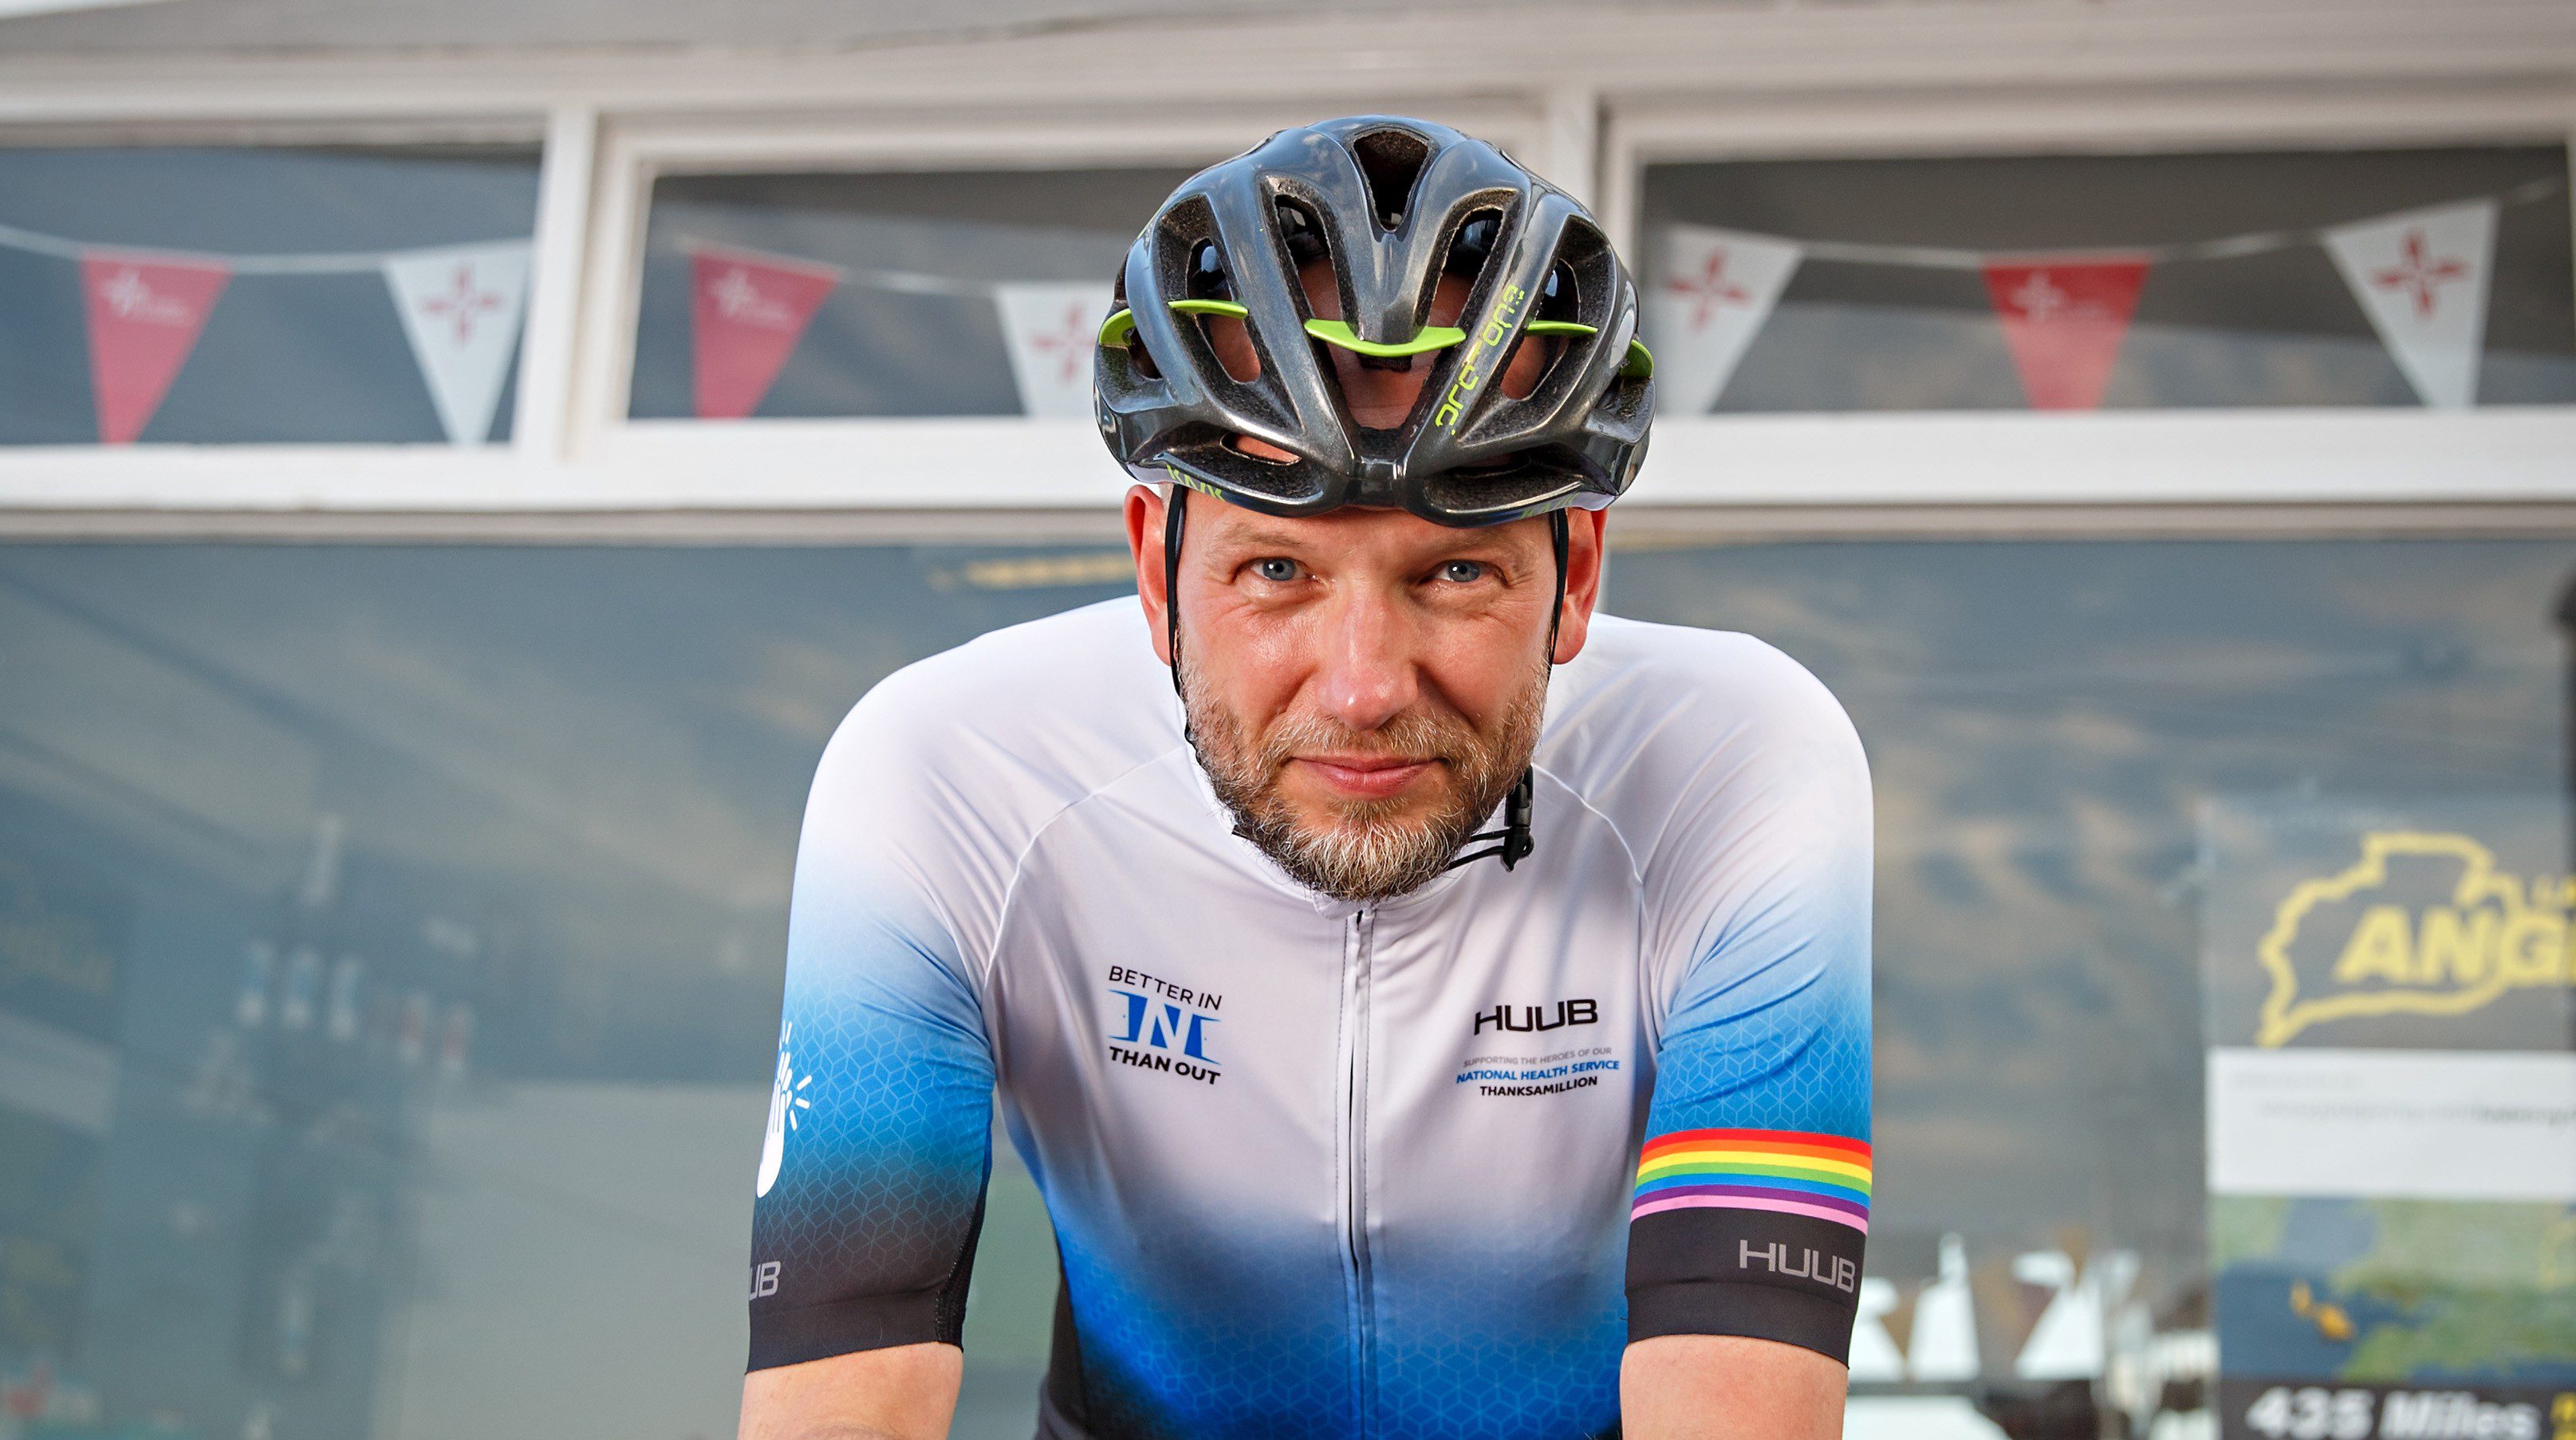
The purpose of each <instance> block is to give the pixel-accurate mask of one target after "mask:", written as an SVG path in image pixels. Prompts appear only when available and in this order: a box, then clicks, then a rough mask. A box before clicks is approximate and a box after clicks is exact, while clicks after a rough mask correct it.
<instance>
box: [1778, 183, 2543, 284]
mask: <svg viewBox="0 0 2576 1440" xmlns="http://www.w3.org/2000/svg"><path fill="white" fill-rule="evenodd" d="M2566 188H2567V182H2566V181H2565V180H2562V179H2559V178H2558V177H2556V176H2545V177H2543V178H2541V179H2538V180H2529V181H2525V182H2524V183H2522V184H2520V185H2516V186H2514V187H2513V188H2512V189H2510V190H2506V191H2502V192H2500V193H2498V194H2496V195H2493V196H2469V197H2466V198H2465V199H2463V200H2453V201H2446V202H2444V203H2445V204H2453V205H2456V204H2466V203H2473V202H2475V201H2477V200H2480V199H2492V200H2494V201H2495V202H2496V203H2497V204H2499V205H2503V206H2507V207H2511V206H2515V205H2528V204H2531V203H2533V202H2534V201H2539V200H2546V199H2548V198H2549V197H2550V196H2552V195H2555V194H2557V193H2559V192H2560V191H2562V190H2564V189H2566ZM1738 233H1741V234H1748V235H1752V234H1758V232H1755V231H1741V232H1738ZM2328 233H2329V231H2328V230H2324V229H2307V230H2252V231H2248V232H2246V233H2245V234H2242V235H2223V236H2220V237H2219V238H2217V239H2215V240H2187V241H2182V242H2180V243H2177V244H2169V245H2123V246H2088V247H2084V248H2079V249H2067V250H2058V249H2051V248H2048V247H2046V246H2032V247H2022V248H2018V249H2011V250H1960V249H1953V248H1950V247H1946V246H1939V245H1871V244H1867V243H1863V242H1857V241H1849V240H1797V239H1791V238H1789V237H1786V236H1778V235H1761V236H1760V237H1759V238H1762V239H1765V240H1771V241H1774V242H1776V243H1779V244H1783V245H1795V246H1797V247H1798V249H1799V250H1800V252H1802V253H1803V254H1805V255H1806V256H1807V258H1809V259H1811V260H1833V261H1840V262H1842V263H1845V264H1852V265H1910V266H1913V267H1915V268H1917V269H1923V270H1983V269H1985V268H1986V267H1987V266H1988V265H1990V264H1992V263H1994V262H1995V261H1996V260H1999V259H2003V258H2006V257H2008V256H2015V255H2043V254H2044V255H2046V256H2048V258H2049V259H2051V260H2055V261H2064V262H2070V263H2082V262H2085V261H2089V260H2142V261H2145V262H2146V263H2147V264H2149V265H2170V264H2173V263H2175V262H2176V261H2182V260H2234V259H2238V258H2241V257H2243V256H2247V255H2267V254H2270V253H2272V252H2274V251H2276V250H2296V249H2299V248H2301V247H2303V246H2309V245H2316V244H2320V243H2322V242H2323V240H2324V238H2325V236H2326V235H2327V234H2328Z"/></svg>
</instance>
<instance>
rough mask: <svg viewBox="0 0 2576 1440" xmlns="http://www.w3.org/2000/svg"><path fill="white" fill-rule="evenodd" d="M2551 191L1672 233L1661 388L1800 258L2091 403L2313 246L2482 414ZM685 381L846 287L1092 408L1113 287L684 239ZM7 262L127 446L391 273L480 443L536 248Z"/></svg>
mask: <svg viewBox="0 0 2576 1440" xmlns="http://www.w3.org/2000/svg"><path fill="white" fill-rule="evenodd" d="M2566 184H2567V182H2566V181H2565V179H2564V178H2562V177H2557V176H2549V177H2544V178H2541V179H2536V180H2532V181H2528V182H2526V183H2524V184H2521V185H2516V186H2514V187H2512V188H2510V189H2507V190H2503V191H2500V192H2495V193H2491V194H2486V195H2479V196H2472V197H2467V198H2463V199H2460V200H2455V201H2451V202H2447V203H2444V204H2440V205H2434V206H2428V207H2424V208H2422V209H2418V210H2410V211H2405V212H2401V213H2398V214H2393V215H2381V216H2375V217H2371V218H2367V219H2362V220H2356V221H2353V222H2351V223H2348V224H2344V225H2337V226H2329V227H2324V228H2306V229H2273V230H2257V231H2249V232H2247V233H2244V234H2239V235H2225V236H2219V237H2216V238H2213V239H2207V240H2194V241H2184V242H2176V243H2165V244H2155V245H2139V246H2126V247H2116V248H2113V247H2087V248H2081V249H2067V250H2045V249H2029V248H2023V249H2014V250H1972V249H1963V248H1957V247H1948V246H1928V245H1885V244H1872V243H1865V242H1858V241H1846V240H1800V239H1794V238H1789V237H1784V236H1777V235H1765V234H1759V233H1755V232H1750V231H1737V230H1726V229H1719V228H1715V227H1709V226H1700V225H1691V224H1678V223H1677V224H1671V225H1666V226H1664V227H1662V228H1661V229H1660V230H1658V231H1657V232H1656V233H1655V234H1654V235H1653V236H1652V237H1650V243H1651V244H1652V245H1653V246H1654V247H1655V248H1656V250H1657V252H1658V253H1657V257H1656V259H1657V263H1656V265H1655V266H1654V267H1653V273H1654V274H1655V275H1656V276H1658V277H1659V278H1658V279H1657V280H1656V281H1654V282H1652V283H1650V284H1649V285H1648V286H1647V287H1646V293H1645V294H1644V296H1643V297H1642V299H1643V302H1644V328H1645V331H1646V337H1647V340H1648V342H1649V344H1650V345H1651V346H1652V348H1653V349H1654V351H1655V354H1656V356H1657V360H1658V370H1657V382H1658V388H1659V389H1661V390H1662V391H1663V392H1664V396H1665V399H1664V402H1663V403H1664V405H1665V406H1666V407H1667V408H1668V409H1669V410H1670V411H1671V412H1674V413H1681V414H1695V413H1699V412H1703V411H1705V410H1707V409H1709V408H1710V407H1711V406H1712V405H1713V404H1714V403H1715V402H1716V400H1717V399H1718V397H1719V396H1720V394H1721V393H1722V392H1723V391H1724V390H1725V388H1726V385H1727V382H1728V381H1729V379H1731V378H1732V376H1733V374H1734V371H1735V368H1736V365H1737V362H1738V361H1740V360H1741V359H1742V358H1743V355H1744V352H1745V351H1746V349H1747V348H1748V347H1749V346H1750V345H1751V344H1752V341H1753V338H1754V336H1755V334H1756V333H1757V332H1758V331H1759V330H1760V328H1761V327H1762V325H1763V323H1764V322H1765V321H1766V320H1767V319H1768V318H1769V316H1770V314H1771V312H1772V310H1773V308H1774V306H1775V304H1776V302H1777V301H1778V299H1779V297H1780V295H1781V293H1782V292H1783V291H1784V290H1785V289H1786V288H1787V286H1788V283H1789V280H1790V278H1791V277H1792V276H1793V275H1794V274H1795V272H1796V270H1797V268H1798V266H1799V265H1800V264H1801V263H1803V262H1804V261H1807V260H1822V261H1831V262H1837V263H1843V264H1859V265H1890V266H1907V267H1914V268H1919V269H1934V270H1953V271H1961V272H1970V273H1976V274H1980V275H1982V276H1983V277H1984V279H1985V282H1986V287H1987V290H1988V293H1989V298H1990V299H1991V300H1992V302H1993V305H1994V308H1995V315H1996V319H1997V321H1998V322H1999V323H2000V325H2001V327H2002V331H2003V338H2004V341H2005V345H2006V348H2007V349H2008V350H2009V352H2010V354H2011V357H2012V361H2013V364H2014V367H2015V369H2016V370H2017V372H2018V373H2019V375H2020V377H2021V381H2022V387H2023V390H2024V393H2025V394H2026V395H2027V396H2028V398H2029V400H2030V403H2031V404H2032V405H2033V406H2034V407H2035V408H2040V409H2090V408H2094V407H2097V406H2099V405H2100V404H2101V402H2102V397H2103V394H2104V392H2105V390H2106V388H2107V386H2108V384H2109V382H2110V377H2111V373H2112V369H2113V366H2114V364H2115V362H2116V359H2117V356H2118V352H2119V349H2120V345H2121V341H2122V338H2123V337H2124V335H2125V334H2126V332H2127V330H2128V327H2129V324H2130V320H2131V318H2132V317H2133V315H2134V314H2135V311H2136V307H2137V302H2138V298H2139V294H2140V291H2141V289H2142V287H2143V286H2144V284H2145V281H2146V277H2147V274H2148V272H2149V271H2150V270H2152V269H2154V268H2155V267H2157V266H2161V265H2168V264H2174V263H2178V262H2187V261H2204V260H2230V259H2237V258H2241V257H2245V256H2251V255H2263V254H2269V253H2273V252H2277V251H2283V250H2289V249H2293V248H2298V247H2305V246H2316V247H2319V248H2322V249H2323V250H2324V251H2325V252H2326V253H2327V255H2328V256H2329V258H2330V259H2331V260H2332V261H2333V263H2334V264H2335V266H2336V268H2337V270H2338V272H2339V273H2340V274H2341V275H2342V276H2343V278H2344V281H2345V283H2346V284H2347V286H2348V287H2349V288H2350V289H2351V291H2352V293H2353V296H2354V299H2355V301H2356V302H2357V303H2358V305H2359V306H2360V308H2361V309H2362V311H2363V312H2364V314H2365V315H2366V316H2367V317H2368V319H2369V321H2370V323H2371V326H2372V328H2373V329H2374V330H2375V331H2376V332H2377V334H2378V335H2379V337H2380V339H2381V341H2382V342H2383V343H2384V344H2385V345H2386V346H2387V348H2388V351H2389V353H2390V356H2391V358H2392V359H2394V360H2395V362H2396V363H2397V366H2398V368H2399V369H2400V370H2401V371H2402V372H2404V374H2405V376H2406V378H2407V381H2408V382H2409V383H2410V384H2411V385H2412V386H2413V387H2414V388H2415V390H2416V392H2417V394H2418V395H2419V396H2420V397H2421V398H2422V400H2423V401H2424V403H2425V404H2427V405H2432V406H2439V407H2445V408H2456V407H2462V406H2466V405H2469V404H2471V403H2473V402H2474V399H2475V395H2476V388H2477V371H2478V360H2479V356H2480V352H2481V347H2482V345H2483V339H2484V330H2485V322H2486V305H2487V290H2488V286H2489V282H2490V280H2491V278H2492V273H2491V272H2492V269H2493V259H2494V241H2495V229H2496V221H2497V218H2498V215H2499V213H2500V211H2502V210H2503V209H2505V208H2507V207H2512V206H2520V205H2526V204H2531V203H2534V202H2537V201H2540V200H2544V199H2547V198H2549V197H2551V196H2554V195H2558V194H2561V193H2563V192H2564V191H2565V189H2566ZM680 248H681V250H682V251H683V253H684V254H685V255H686V256H687V257H688V260H689V263H690V317H691V335H690V347H691V364H692V378H693V386H694V400H695V410H696V413H697V414H698V415H699V416H700V417H702V418H709V419H723V418H740V417H744V416H749V415H752V414H754V413H755V412H757V411H758V409H759V408H760V405H761V403H762V402H763V400H764V399H766V397H767V396H768V394H769V391H770V389H771V388H772V386H773V385H774V384H775V382H776V380H777V378H778V375H779V373H780V371H781V370H782V369H783V368H784V367H785V365H786V363H787V360H788V358H789V356H790V355H791V354H793V353H794V351H795V349H796V347H797V345H798V344H799V342H800V341H801V340H802V339H803V336H804V334H805V331H806V329H807V327H808V326H809V325H810V324H811V323H812V321H813V318H814V316H815V314H816V313H817V311H819V309H820V308H821V306H822V304H823V302H824V301H825V299H826V298H828V297H829V296H830V295H831V294H832V292H833V291H835V290H837V289H840V288H841V287H843V286H857V287H862V288H866V289H870V290H878V291H887V292H893V293H897V294H911V295H934V296H942V297H948V298H955V299H969V300H982V301H986V302H988V303H990V304H992V305H993V306H994V309H995V313H996V318H997V320H998V321H999V323H1000V325H1001V328H1002V332H1003V337H1004V340H1005V342H1006V344H1007V346H1008V349H1009V358H1010V362H1011V374H1012V379H1013V382H1014V383H1015V385H1016V386H1017V387H1018V389H1019V393H1020V401H1021V408H1022V409H1023V411H1024V412H1026V413H1028V414H1030V415H1037V416H1066V417H1079V416H1087V415H1088V414H1089V413H1090V405H1091V401H1090V394H1089V389H1090V387H1089V381H1090V356H1091V344H1092V333H1093V330H1094V329H1095V327H1096V326H1097V325H1098V324H1099V320H1100V316H1101V315H1102V313H1104V312H1105V310H1106V309H1107V307H1108V304H1109V297H1110V293H1111V290H1110V286H1109V285H1108V284H1107V283H1105V282H1102V283H1091V282H1068V281H983V280H971V279H966V278H963V277H958V276H950V275H936V274H929V273H924V272H920V271H912V270H895V269H874V268H853V267H844V266H838V265H831V264H826V263H822V262H818V261H814V260H807V259H802V258H799V257H795V256H788V255H777V254H770V253H767V252H763V251H757V250H750V249H746V248H742V247H738V246H728V245H722V244H718V243H715V242H711V241H704V240H698V239H694V238H690V239H683V240H682V241H681V244H680ZM0 249H8V250H17V251H23V252H27V253H32V254H38V255H45V256H50V257H53V258H57V259H62V260H68V261H72V262H75V263H76V264H77V265H78V266H79V269H80V275H81V286H82V291H83V296H84V300H85V303H86V313H87V316H88V322H89V339H90V366H91V378H92V389H93V394H94V397H95V400H96V403H97V409H98V420H99V431H100V439H101V440H103V441H105V442H107V443H111V444H114V443H122V442H125V441H131V440H133V439H136V438H138V437H139V436H140V434H141V433H142V431H143V429H144V427H145V426H147V425H148V424H149V423H150V421H151V418H152V415H153V413H154V412H155V410H157V408H158V407H159V405H160V403H161V400H162V398H163V396H164V395H165V394H166V393H167V391H168V389H169V386H170V384H171V383H172V381H173V380H175V379H176V377H177V375H178V372H179V370H180V369H181V367H183V366H184V365H185V364H186V362H187V357H188V355H189V353H190V351H191V350H193V348H194V347H195V344H196V340H197V336H198V334H199V333H200V331H201V330H202V329H203V327H204V325H205V322H206V319H207V316H208V315H209V313H211V311H212V310H213V308H214V306H215V304H216V302H217V301H218V300H219V299H220V298H221V296H222V295H223V293H224V291H225V288H226V286H227V285H228V284H229V282H230V281H231V279H232V278H233V277H235V276H238V275H332V274H365V273H374V274H377V275H380V276H381V277H383V279H384V281H385V284H386V285H387V287H388V290H389V292H390V294H391V296H392V299H393V302H394V306H395V309H396V311H397V313H398V314H399V315H400V316H401V319H402V324H403V330H404V334H405V336H406V337H407V338H408V339H409V340H410V342H411V346H412V352H413V357H414V359H415V360H416V361H417V362H418V364H419V366H420V370H421V375H422V380H423V382H424V384H425V385H426V386H427V388H428V390H429V392H430V398H431V400H432V402H433V404H434V406H435V408H436V410H437V412H438V415H439V420H440V423H441V425H442V427H443V428H444V429H445V430H446V432H447V434H448V437H449V438H450V439H451V440H452V441H454V442H456V443H459V444H474V443H479V442H481V441H482V440H483V439H484V438H485V437H486V436H487V435H488V434H489V432H490V429H491V424H492V421H493V418H494V416H495V414H496V413H497V407H498V402H499V396H500V391H501V387H502V385H503V383H504V381H505V379H506V377H507V374H508V370H509V366H510V362H511V359H512V357H513V356H514V355H515V354H516V351H517V344H518V334H519V321H520V318H521V316H522V315H523V314H524V311H525V305H526V298H527V289H528V283H529V272H530V268H531V267H530V261H531V258H532V255H533V249H534V241H533V239H532V238H526V237H512V238H509V239H504V240H496V241H490V242H483V243H479V244H461V245H436V246H417V247H408V248H404V249H399V250H363V251H342V252H332V253H313V254H229V253H220V252H213V251H198V250H183V249H160V248H153V247H140V246H122V245H113V244H98V243H91V242H87V241H82V240H75V239H71V238H69V237H65V236H60V235H50V234H45V233H43V232H40V231H36V230H30V229H26V228H23V227H21V226H16V225H10V224H6V223H0Z"/></svg>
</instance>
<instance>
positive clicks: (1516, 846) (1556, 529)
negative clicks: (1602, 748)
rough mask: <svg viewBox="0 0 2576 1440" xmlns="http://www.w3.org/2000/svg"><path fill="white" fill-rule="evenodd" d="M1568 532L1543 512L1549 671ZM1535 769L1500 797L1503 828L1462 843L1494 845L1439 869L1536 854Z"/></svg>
mask: <svg viewBox="0 0 2576 1440" xmlns="http://www.w3.org/2000/svg"><path fill="white" fill-rule="evenodd" d="M1572 531H1573V525H1572V522H1570V521H1568V520H1567V519H1566V518H1565V512H1564V511H1562V510H1551V511H1549V512H1547V538H1548V546H1549V548H1550V549H1553V550H1554V551H1555V552H1556V601H1555V603H1554V605H1553V607H1552V608H1551V609H1550V610H1549V611H1548V615H1547V663H1548V665H1549V667H1550V668H1551V669H1552V668H1554V667H1555V665H1556V635H1557V631H1558V629H1559V627H1561V626H1563V625H1564V623H1565V557H1566V552H1567V551H1569V550H1571V549H1572V548H1573V536H1572ZM1535 769H1536V767H1534V766H1533V767H1530V768H1527V769H1524V770H1522V771H1521V778H1520V779H1518V780H1515V781H1513V782H1512V788H1511V792H1510V793H1509V794H1507V795H1505V796H1504V797H1503V828H1502V829H1500V830H1480V831H1478V832H1476V833H1475V834H1473V835H1470V836H1468V837H1467V839H1466V842H1465V843H1466V844H1467V845H1473V844H1475V843H1476V842H1477V841H1479V840H1491V841H1494V842H1495V843H1494V844H1492V845H1488V846H1486V847H1485V848H1484V849H1482V850H1471V851H1468V853H1466V854H1464V855H1461V856H1459V857H1458V858H1457V859H1455V860H1452V861H1450V862H1449V863H1448V864H1447V865H1445V866H1443V867H1441V868H1443V869H1446V870H1455V869H1457V868H1458V867H1459V866H1461V865H1466V864H1471V863H1473V862H1475V861H1478V860H1482V859H1484V858H1485V857H1486V856H1488V855H1491V856H1493V857H1494V858H1495V859H1497V860H1500V861H1502V862H1503V868H1504V869H1505V870H1509V869H1511V868H1512V867H1513V866H1515V865H1517V864H1519V863H1520V862H1522V861H1523V860H1526V859H1528V858H1529V857H1530V856H1531V855H1532V854H1533V853H1535V852H1536V851H1537V849H1538V842H1537V841H1536V840H1534V839H1532V838H1530V792H1531V790H1533V789H1534V788H1536V787H1535V782H1534V778H1533V777H1534V774H1535ZM1462 848H1463V847H1462Z"/></svg>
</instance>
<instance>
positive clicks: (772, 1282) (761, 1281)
mask: <svg viewBox="0 0 2576 1440" xmlns="http://www.w3.org/2000/svg"><path fill="white" fill-rule="evenodd" d="M778 1263H779V1262H777V1261H775V1260H763V1261H761V1262H760V1263H759V1264H757V1265H754V1266H752V1267H751V1298H752V1299H754V1300H758V1299H760V1298H761V1297H763V1296H766V1295H775V1294H777V1293H778Z"/></svg>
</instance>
